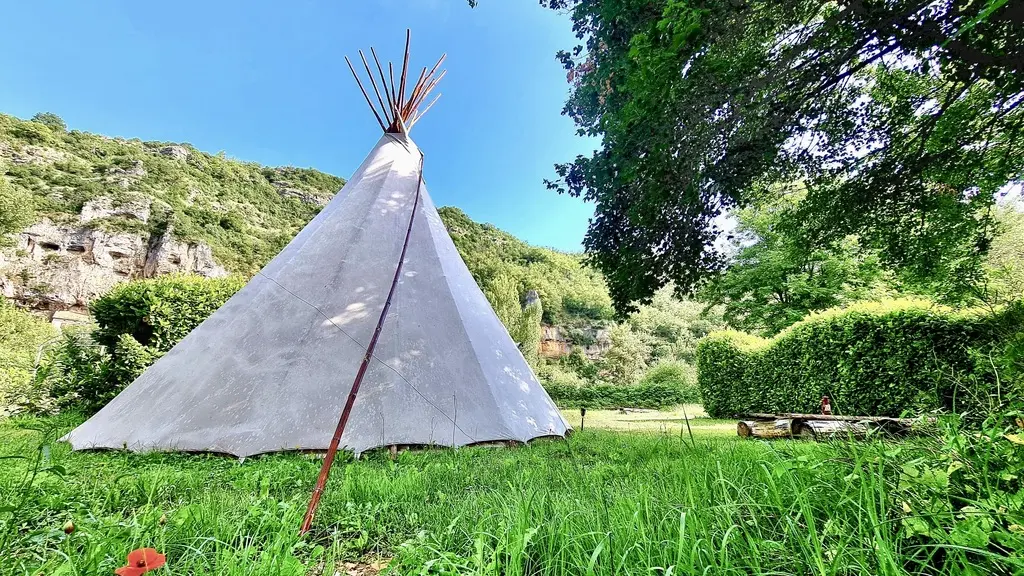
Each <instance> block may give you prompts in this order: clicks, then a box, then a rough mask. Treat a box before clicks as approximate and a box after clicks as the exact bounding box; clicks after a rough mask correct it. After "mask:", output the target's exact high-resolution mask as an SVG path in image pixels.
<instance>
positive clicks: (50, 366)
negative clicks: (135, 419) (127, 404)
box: [40, 332, 120, 413]
mask: <svg viewBox="0 0 1024 576" xmlns="http://www.w3.org/2000/svg"><path fill="white" fill-rule="evenodd" d="M109 374H110V355H109V354H107V352H106V351H105V350H104V349H103V348H102V347H101V346H99V345H98V344H96V343H95V342H94V341H93V340H92V338H91V337H90V335H89V334H88V333H80V332H67V333H65V334H64V337H63V339H62V340H61V341H60V343H59V344H57V345H56V346H54V347H53V348H52V349H51V350H50V351H49V352H48V354H47V358H46V361H45V363H44V364H43V366H42V367H41V369H40V375H41V378H40V380H41V382H40V384H41V385H42V386H41V387H42V388H44V389H46V390H47V391H48V393H49V395H50V396H51V397H52V398H53V399H54V401H55V402H56V405H57V406H58V407H59V408H61V409H68V408H75V409H80V410H82V411H84V412H86V413H92V412H95V411H97V410H99V409H100V408H102V407H103V405H104V404H106V403H107V402H109V401H110V399H111V398H113V397H114V396H116V395H117V392H119V391H120V389H119V388H117V386H116V383H114V382H112V381H111V380H110V379H109Z"/></svg>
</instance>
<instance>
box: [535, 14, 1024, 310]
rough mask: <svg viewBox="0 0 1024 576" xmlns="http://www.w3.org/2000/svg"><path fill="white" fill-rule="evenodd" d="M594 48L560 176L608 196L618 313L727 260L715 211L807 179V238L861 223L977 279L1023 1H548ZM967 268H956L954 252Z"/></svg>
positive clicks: (1020, 62) (905, 266) (596, 225)
mask: <svg viewBox="0 0 1024 576" xmlns="http://www.w3.org/2000/svg"><path fill="white" fill-rule="evenodd" d="M542 4H544V5H546V6H548V7H550V8H554V9H558V10H568V11H569V12H570V14H571V17H572V20H573V29H574V31H575V32H576V33H577V36H578V37H579V38H580V39H582V40H583V41H584V42H583V43H582V44H581V45H580V46H577V47H576V48H575V49H574V50H572V51H571V52H561V53H560V54H559V58H560V60H561V61H562V63H563V64H564V65H565V67H566V69H567V71H568V78H569V80H570V82H571V83H572V86H573V88H572V93H571V95H570V98H569V100H568V102H567V103H566V106H565V109H564V114H566V115H568V116H570V117H571V118H572V119H573V120H574V121H575V123H576V125H577V127H578V129H579V130H578V131H579V133H580V134H585V135H590V136H596V137H600V138H601V139H602V145H601V148H600V149H599V150H598V151H597V152H596V153H595V154H593V155H592V156H589V157H586V156H579V157H577V158H576V159H575V160H574V161H573V162H571V163H568V164H562V165H558V166H556V172H557V174H558V179H557V180H555V181H552V182H549V186H550V187H552V188H554V189H557V190H559V191H560V192H565V193H568V194H571V195H574V196H581V197H583V198H584V199H586V200H589V201H592V202H594V203H595V205H596V207H595V208H596V214H595V217H594V219H593V220H592V222H591V225H590V228H589V230H588V233H587V236H586V239H585V241H584V246H585V249H586V251H587V253H588V254H589V256H590V258H591V259H592V261H593V262H594V263H595V264H596V265H597V266H598V267H599V268H600V269H601V270H602V271H603V272H605V274H606V276H607V279H608V283H609V287H610V289H611V293H612V297H613V300H614V302H615V305H616V307H617V308H618V309H619V311H620V312H622V311H623V310H629V309H630V308H632V307H633V305H634V304H633V303H635V302H643V301H646V300H647V299H649V298H650V297H651V296H652V294H653V293H654V292H655V291H656V290H657V289H658V288H659V287H661V286H663V285H665V284H666V283H668V282H674V283H675V285H676V286H677V288H678V289H679V290H681V291H692V290H694V289H696V288H697V287H699V285H700V284H701V283H702V282H703V281H705V280H707V279H708V278H710V277H713V276H714V275H715V274H716V273H717V272H718V271H719V270H721V269H722V268H723V267H724V266H725V264H726V260H725V258H724V256H723V254H721V253H720V252H718V251H716V250H715V249H714V248H713V246H714V244H715V241H716V240H717V239H718V237H719V235H720V233H721V230H720V223H721V215H722V214H724V213H727V212H729V211H731V210H733V209H736V208H742V207H744V206H747V205H749V204H750V203H751V202H752V201H754V200H756V199H757V198H758V197H759V195H761V194H762V193H763V192H764V191H765V190H770V189H771V188H772V187H773V186H774V185H776V184H778V183H782V182H794V181H802V182H804V183H805V184H806V186H807V190H808V192H807V199H806V202H805V203H803V205H802V211H803V214H802V217H801V222H802V223H803V226H802V229H801V230H800V231H799V234H800V235H801V236H802V237H804V238H805V240H806V241H807V242H809V243H813V244H817V245H826V244H828V243H830V242H836V241H839V240H841V239H842V238H845V237H847V236H849V235H851V234H857V235H859V236H860V238H861V241H862V242H863V243H864V244H866V245H868V246H870V247H873V248H876V249H877V250H878V253H879V257H880V258H881V259H882V260H883V261H884V262H885V263H887V264H890V265H892V266H895V267H898V268H900V269H901V270H905V271H906V272H907V273H908V274H912V275H914V276H916V277H919V278H921V279H922V281H924V280H927V279H928V278H935V277H937V276H939V275H942V274H948V273H949V271H950V270H951V269H956V270H958V271H961V272H963V271H964V270H968V271H969V270H977V269H978V266H979V265H980V261H981V258H982V257H983V255H984V252H985V250H986V248H987V242H988V239H989V238H990V236H991V232H992V227H991V222H990V220H989V219H988V218H986V217H985V213H986V212H985V211H986V209H987V207H988V206H989V205H990V204H991V202H992V195H993V194H994V193H995V192H996V191H997V190H999V189H1000V188H1001V187H1003V186H1004V185H1006V184H1007V183H1008V182H1011V181H1014V180H1017V179H1020V178H1021V172H1022V167H1024V155H1022V154H1021V153H1020V150H1021V146H1022V145H1024V137H1022V133H1021V128H1022V126H1024V115H1022V111H1021V104H1022V103H1024V73H1022V72H1024V43H1021V42H1020V38H1021V37H1024V24H1022V19H1021V18H1020V5H1019V3H1010V2H1002V1H1000V0H989V1H988V2H982V1H974V2H953V1H951V0H947V1H943V2H932V1H930V0H857V1H852V2H839V3H837V2H827V1H823V0H771V1H769V0H746V1H734V0H655V1H649V0H542ZM954 262H955V263H954Z"/></svg>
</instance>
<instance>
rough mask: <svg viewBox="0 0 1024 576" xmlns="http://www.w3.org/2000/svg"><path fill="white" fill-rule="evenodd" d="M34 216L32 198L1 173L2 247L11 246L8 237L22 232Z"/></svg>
mask: <svg viewBox="0 0 1024 576" xmlns="http://www.w3.org/2000/svg"><path fill="white" fill-rule="evenodd" d="M34 216H35V209H34V208H33V204H32V196H31V195H30V194H28V193H26V192H24V191H22V190H20V189H18V188H15V187H14V185H13V184H11V183H10V182H8V181H7V178H5V177H4V175H3V173H2V172H0V246H6V245H9V244H11V241H10V239H9V238H8V235H9V234H14V233H17V232H21V230H22V228H24V227H25V226H28V225H29V224H31V223H32V219H33V217H34Z"/></svg>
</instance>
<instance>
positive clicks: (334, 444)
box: [299, 153, 423, 536]
mask: <svg viewBox="0 0 1024 576" xmlns="http://www.w3.org/2000/svg"><path fill="white" fill-rule="evenodd" d="M422 186H423V154H422V153H421V154H420V169H419V182H417V184H416V196H415V198H414V199H413V202H412V214H410V215H409V227H408V228H407V229H406V231H405V241H404V242H403V243H402V253H401V255H400V256H399V257H398V265H397V266H395V277H394V278H393V279H392V280H391V289H390V290H388V298H387V300H385V301H384V307H383V308H382V309H381V311H380V318H378V319H377V327H376V328H375V329H374V331H373V336H372V337H371V338H370V343H369V344H368V345H367V346H366V353H365V354H363V361H362V362H361V363H360V364H359V371H358V372H356V378H355V380H354V381H353V382H352V388H351V389H350V390H349V393H348V399H347V400H345V407H344V408H343V409H342V411H341V418H340V419H339V420H338V427H337V428H335V430H334V436H333V437H332V438H331V443H330V445H329V446H328V447H327V455H326V456H325V457H324V463H323V465H321V466H320V475H319V476H317V478H316V488H314V489H313V494H312V496H310V498H309V507H308V508H306V516H305V517H304V518H303V519H302V528H300V529H299V535H300V536H302V535H305V534H306V533H307V532H309V529H310V527H312V525H313V517H314V516H315V515H316V509H317V507H318V506H319V505H320V497H321V496H323V493H324V488H325V487H326V486H327V478H328V477H329V476H330V475H331V466H332V465H333V464H334V457H335V455H337V453H338V446H339V445H340V444H341V436H342V435H343V434H344V433H345V425H346V424H348V417H349V415H350V414H351V413H352V406H353V405H355V402H356V395H357V394H359V385H360V384H362V383H363V376H365V375H366V369H367V368H368V367H369V365H370V359H371V358H373V349H374V348H375V347H376V346H377V339H378V338H380V332H381V330H383V328H384V321H385V320H387V318H388V311H389V310H390V309H391V299H392V298H393V297H394V295H395V289H396V288H397V287H398V280H399V278H401V276H402V264H404V263H405V253H406V251H407V250H408V248H409V238H410V237H411V236H412V225H413V222H414V221H415V220H416V210H417V209H418V208H419V203H420V189H421V188H422Z"/></svg>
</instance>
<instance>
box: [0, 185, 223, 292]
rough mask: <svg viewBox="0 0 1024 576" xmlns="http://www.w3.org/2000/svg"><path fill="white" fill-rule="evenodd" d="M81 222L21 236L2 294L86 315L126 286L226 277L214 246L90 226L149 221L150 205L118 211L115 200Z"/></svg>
mask: <svg viewBox="0 0 1024 576" xmlns="http://www.w3.org/2000/svg"><path fill="white" fill-rule="evenodd" d="M86 206H87V208H88V209H87V210H86V209H83V213H82V218H81V221H80V222H78V223H70V224H67V223H55V222H52V221H50V220H48V219H44V220H42V221H40V222H37V223H35V224H33V225H32V226H29V227H28V228H26V229H25V230H24V231H22V233H21V234H19V235H18V238H17V243H16V245H15V247H14V248H13V249H6V250H4V251H3V252H0V293H2V294H3V295H4V296H5V297H7V298H14V299H17V300H20V301H22V302H24V303H26V304H30V305H32V306H35V307H37V308H46V309H49V310H68V309H72V310H81V309H84V308H85V307H86V306H87V305H88V303H89V301H91V300H92V299H93V298H96V297H97V296H99V295H101V294H103V293H105V292H107V291H108V290H110V289H111V288H112V287H114V286H115V285H116V284H118V283H120V282H124V281H126V280H130V279H133V278H149V277H152V276H156V275H158V274H168V273H174V272H183V273H192V274H199V275H202V276H208V277H219V276H226V275H227V271H226V270H224V268H222V267H221V266H219V265H218V264H217V263H216V262H215V261H214V259H213V255H212V253H211V251H210V247H209V246H207V245H205V244H189V243H185V242H181V241H179V240H177V239H175V238H174V236H173V232H172V231H171V230H167V231H166V232H164V233H163V234H161V235H160V236H159V237H157V238H155V239H150V238H148V237H145V236H143V235H140V234H138V233H135V232H111V231H106V230H103V229H99V228H93V227H92V226H90V224H89V223H90V222H91V221H93V220H96V219H99V218H106V217H112V216H116V217H121V218H135V219H138V220H141V221H143V222H145V221H146V220H147V219H148V218H149V204H148V203H143V202H139V203H135V204H125V205H121V206H117V207H114V206H113V205H112V204H111V203H110V200H109V199H98V200H96V201H94V202H90V203H89V204H87V205H86Z"/></svg>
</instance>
